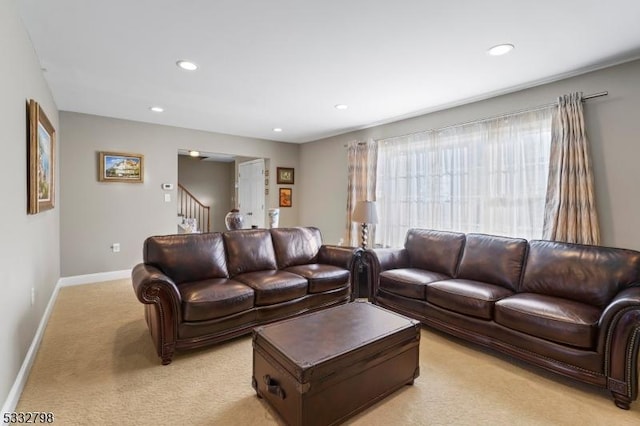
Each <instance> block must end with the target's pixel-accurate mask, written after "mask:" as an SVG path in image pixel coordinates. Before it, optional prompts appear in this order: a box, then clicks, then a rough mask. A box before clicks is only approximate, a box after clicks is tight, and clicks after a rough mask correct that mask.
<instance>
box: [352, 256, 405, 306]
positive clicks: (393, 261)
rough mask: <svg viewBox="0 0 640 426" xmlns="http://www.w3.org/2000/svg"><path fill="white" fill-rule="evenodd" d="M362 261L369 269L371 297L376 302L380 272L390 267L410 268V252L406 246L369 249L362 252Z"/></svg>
mask: <svg viewBox="0 0 640 426" xmlns="http://www.w3.org/2000/svg"><path fill="white" fill-rule="evenodd" d="M362 263H363V264H364V265H365V266H366V267H367V268H368V271H369V274H368V283H367V286H368V287H369V298H370V299H371V300H372V301H373V302H374V303H375V300H376V297H377V296H378V287H379V286H380V274H381V273H382V272H384V271H387V270H389V269H398V268H408V267H409V254H408V253H407V250H406V249H404V248H377V249H368V250H366V251H364V253H363V254H362Z"/></svg>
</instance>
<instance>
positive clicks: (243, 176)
mask: <svg viewBox="0 0 640 426" xmlns="http://www.w3.org/2000/svg"><path fill="white" fill-rule="evenodd" d="M264 169H265V164H264V159H262V158H259V159H257V160H252V161H245V162H242V163H239V164H238V209H239V210H240V214H242V216H243V217H244V226H243V228H251V227H257V228H264V227H265V209H264V202H265V197H264V191H265V175H264Z"/></svg>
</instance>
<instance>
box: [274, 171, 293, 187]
mask: <svg viewBox="0 0 640 426" xmlns="http://www.w3.org/2000/svg"><path fill="white" fill-rule="evenodd" d="M276 176H277V183H278V184H284V185H293V184H294V170H293V167H277V168H276Z"/></svg>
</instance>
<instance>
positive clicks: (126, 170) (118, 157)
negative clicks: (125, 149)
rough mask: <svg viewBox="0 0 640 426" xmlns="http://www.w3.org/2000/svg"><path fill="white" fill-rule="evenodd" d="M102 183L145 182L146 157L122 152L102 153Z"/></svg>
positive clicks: (100, 176)
mask: <svg viewBox="0 0 640 426" xmlns="http://www.w3.org/2000/svg"><path fill="white" fill-rule="evenodd" d="M99 162H100V167H99V169H100V171H99V173H100V175H99V176H98V179H99V180H100V182H129V183H142V182H143V181H144V155H142V154H127V153H122V152H100V158H99Z"/></svg>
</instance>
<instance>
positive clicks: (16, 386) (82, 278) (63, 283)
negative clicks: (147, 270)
mask: <svg viewBox="0 0 640 426" xmlns="http://www.w3.org/2000/svg"><path fill="white" fill-rule="evenodd" d="M129 277H131V269H125V270H122V271H112V272H100V273H97V274H87V275H76V276H72V277H61V278H60V279H59V280H58V282H57V283H56V286H55V287H54V289H53V293H52V294H51V297H50V298H49V303H47V307H46V309H45V310H44V314H43V315H42V318H41V319H40V324H39V325H38V329H37V330H36V334H35V336H33V340H32V341H31V346H29V350H28V351H27V355H26V356H25V358H24V361H23V362H22V366H21V367H20V370H19V371H18V375H17V377H16V380H15V382H14V383H13V386H12V387H11V390H10V391H9V395H8V396H7V399H6V401H5V402H4V405H3V406H2V414H4V413H11V412H13V411H15V409H16V405H18V401H19V400H20V395H22V390H23V389H24V386H25V384H26V383H27V378H28V377H29V373H30V371H31V367H32V366H33V362H34V361H35V359H36V354H37V353H38V349H39V348H40V342H41V341H42V336H43V335H44V330H45V329H46V328H47V323H48V322H49V317H50V316H51V312H52V311H53V306H54V305H55V303H56V299H57V298H58V292H59V291H60V288H61V287H68V286H74V285H81V284H91V283H99V282H104V281H111V280H119V279H123V278H129Z"/></svg>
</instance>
